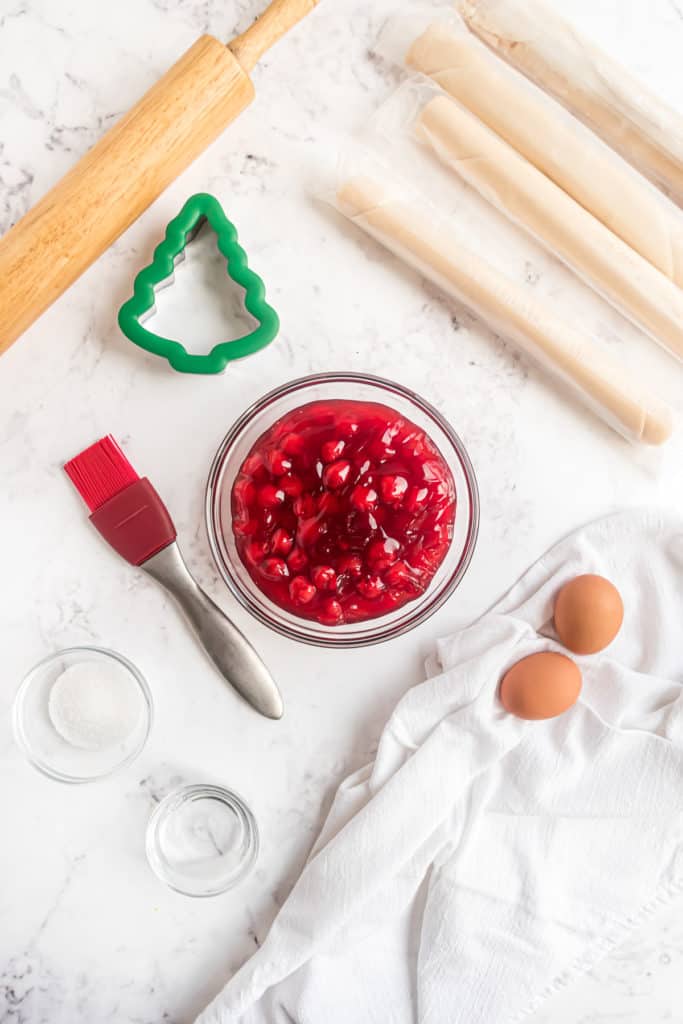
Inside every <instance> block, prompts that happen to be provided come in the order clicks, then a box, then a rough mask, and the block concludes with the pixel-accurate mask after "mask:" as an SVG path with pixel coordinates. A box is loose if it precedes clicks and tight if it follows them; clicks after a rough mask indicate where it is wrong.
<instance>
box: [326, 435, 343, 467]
mask: <svg viewBox="0 0 683 1024" xmlns="http://www.w3.org/2000/svg"><path fill="white" fill-rule="evenodd" d="M345 448H346V442H344V441H342V440H341V438H339V439H335V440H333V441H325V444H324V445H323V446H322V448H321V449H320V454H321V455H322V460H323V462H334V460H335V459H338V458H339V457H340V456H341V455H342V454H343V452H344V449H345Z"/></svg>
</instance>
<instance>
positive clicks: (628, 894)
mask: <svg viewBox="0 0 683 1024" xmlns="http://www.w3.org/2000/svg"><path fill="white" fill-rule="evenodd" d="M584 572H596V573H600V574H602V575H604V576H607V577H608V578H609V579H611V580H612V581H613V582H614V583H615V584H616V585H617V587H618V588H619V590H620V591H621V593H622V596H623V598H624V604H625V609H626V614H625V620H624V625H623V628H622V630H621V633H620V635H619V636H618V638H617V640H616V641H615V642H614V643H613V644H612V646H611V647H610V648H608V649H607V651H605V652H604V653H603V654H600V655H596V656H593V657H590V658H579V659H577V660H578V662H579V664H580V666H581V669H582V672H583V677H584V689H583V693H582V696H581V699H580V701H579V703H578V704H577V705H576V707H574V708H573V709H572V710H570V711H569V712H568V713H566V714H565V715H563V716H561V717H560V718H557V719H554V720H552V721H547V722H522V721H520V720H518V719H515V718H513V717H512V716H508V715H506V713H505V712H504V711H503V710H502V708H501V706H500V704H499V701H498V698H497V689H498V684H499V681H500V678H501V676H502V675H503V673H504V672H505V670H506V669H507V668H509V667H510V666H511V665H512V664H513V663H514V662H516V661H517V660H518V659H519V658H522V657H524V656H525V655H527V654H530V653H532V652H534V651H540V650H561V649H562V648H560V647H559V645H558V644H557V642H556V639H555V635H554V633H553V631H552V607H553V600H554V597H555V595H556V593H557V591H558V589H559V587H560V586H561V585H562V584H563V583H564V582H565V581H567V580H568V579H570V578H571V577H573V576H575V575H577V574H578V573H584ZM430 670H431V671H433V672H434V675H433V676H432V678H430V679H429V680H428V681H427V682H425V683H423V684H421V685H419V686H416V687H415V688H414V689H412V690H410V691H409V692H408V693H407V694H406V696H405V697H404V698H403V699H402V700H401V702H400V703H399V705H398V707H397V708H396V710H395V712H394V714H393V715H392V717H391V719H390V720H389V722H388V724H387V726H386V727H385V729H384V732H383V734H382V737H381V740H380V744H379V748H378V751H377V757H376V760H375V762H374V764H372V765H370V766H368V767H367V768H365V769H363V770H362V771H360V772H357V773H356V774H355V775H353V776H351V777H350V778H348V779H347V780H346V781H345V782H344V783H343V784H342V785H341V787H340V789H339V791H338V793H337V796H336V799H335V802H334V804H333V806H332V809H331V811H330V814H329V817H328V819H327V821H326V823H325V825H324V827H323V830H322V833H321V835H320V836H319V838H318V841H317V843H316V846H315V848H314V849H313V851H312V853H311V856H310V858H309V861H308V864H307V866H306V868H305V869H304V871H303V874H302V875H301V878H300V879H299V881H298V882H297V884H296V885H295V886H294V889H293V890H292V893H291V895H290V896H289V898H288V900H287V901H286V903H285V905H284V906H283V908H282V910H281V911H280V914H279V916H278V917H277V918H276V920H275V923H274V924H273V926H272V928H271V931H270V933H269V935H268V937H267V938H266V940H265V942H264V943H263V946H262V947H261V949H259V951H258V952H257V953H256V954H255V955H254V956H253V957H252V958H251V959H250V960H249V961H248V962H247V963H246V964H245V965H244V966H243V967H242V968H241V970H240V971H238V973H237V974H236V975H235V976H234V977H233V979H232V980H231V981H230V982H229V983H228V984H227V986H226V987H225V989H224V990H223V992H222V993H221V994H220V995H219V996H218V997H217V998H216V999H215V1000H214V1002H213V1003H212V1004H211V1006H210V1007H208V1009H207V1010H205V1011H204V1013H203V1014H202V1015H201V1016H200V1017H199V1022H200V1024H236V1022H239V1024H413V1022H415V1021H417V1022H420V1024H508V1022H510V1024H511V1022H515V1021H521V1020H522V1019H523V1018H525V1017H526V1016H528V1015H529V1014H531V1013H532V1012H533V1011H534V1010H535V1009H536V1008H537V1007H538V1006H539V1004H540V1003H541V1002H542V1000H543V999H544V998H545V997H546V996H548V995H549V994H550V993H551V992H553V991H555V990H556V989H557V988H559V987H561V986H563V985H566V984H567V982H568V981H569V980H570V979H571V978H572V977H573V976H575V975H576V974H578V973H580V972H582V971H585V970H588V969H589V968H590V967H591V966H592V965H593V964H594V963H595V962H596V960H597V959H598V958H599V957H601V956H602V955H604V954H605V953H607V952H608V951H609V950H610V949H611V948H612V947H613V946H614V945H615V944H616V943H619V942H620V941H621V940H622V939H623V938H624V936H625V935H626V933H627V932H628V930H629V929H631V928H633V927H634V926H636V925H637V924H638V922H639V921H641V920H642V919H643V918H644V917H645V916H646V915H647V914H649V913H650V912H651V911H652V910H653V909H655V908H656V907H657V906H658V905H659V904H660V903H661V902H664V901H666V900H668V899H670V898H672V897H673V896H674V895H677V894H678V893H679V891H680V890H681V889H683V713H682V712H683V685H682V684H683V521H681V520H678V519H675V518H673V517H670V516H668V515H665V514H659V513H656V512H646V511H636V512H627V513H623V514H619V515H616V516H611V517H609V518H607V519H604V520H601V521H599V522H597V523H593V524H592V525H590V526H588V527H586V528H585V529H582V530H580V531H578V532H577V533H576V534H574V535H573V536H571V537H569V538H567V539H566V540H564V541H563V542H562V543H560V544H559V545H557V546H556V547H555V548H553V549H552V550H551V551H550V552H549V553H548V554H546V555H544V556H543V558H541V559H540V561H538V562H537V563H536V564H535V565H534V566H533V567H532V568H531V569H530V570H529V571H528V572H527V573H526V575H525V576H524V577H523V578H522V580H521V581H520V582H519V583H517V584H516V586H515V587H513V589H512V590H511V591H510V592H509V593H508V595H507V596H506V597H505V598H504V599H503V601H502V602H501V603H500V604H498V605H497V606H496V607H495V608H494V609H493V610H492V611H490V612H489V613H487V614H486V615H484V616H483V617H482V618H481V619H480V620H479V621H477V622H476V623H474V625H472V626H470V627H468V628H467V629H464V630H462V631H461V632H459V633H457V634H456V635H455V636H453V637H451V638H449V639H446V640H443V641H441V642H440V643H439V645H438V653H437V655H436V658H435V660H434V662H433V664H432V665H431V666H430Z"/></svg>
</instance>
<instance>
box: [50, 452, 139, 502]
mask: <svg viewBox="0 0 683 1024" xmlns="http://www.w3.org/2000/svg"><path fill="white" fill-rule="evenodd" d="M64 469H65V471H66V473H67V475H68V477H69V479H70V480H71V482H72V484H73V485H74V487H75V488H76V490H77V491H78V493H79V494H80V496H81V498H83V501H84V502H85V503H86V505H87V506H88V508H89V510H90V512H96V511H97V509H98V508H101V506H102V505H104V504H105V502H107V501H109V499H110V498H113V497H114V495H115V494H118V493H119V492H120V491H123V490H125V488H126V487H129V486H130V484H134V483H135V482H136V480H139V479H140V477H139V476H138V474H137V473H136V472H135V470H134V469H133V467H132V466H131V464H130V462H129V461H128V459H127V458H126V456H125V455H124V454H123V452H122V451H121V449H120V448H119V446H118V444H117V443H116V441H115V440H114V438H113V437H112V436H111V434H108V435H107V436H106V437H103V438H101V440H99V441H95V443H94V444H91V445H90V447H89V448H86V449H85V451H82V452H81V453H80V455H76V456H75V457H74V458H73V459H71V460H70V461H69V462H67V463H66V464H65V466H64Z"/></svg>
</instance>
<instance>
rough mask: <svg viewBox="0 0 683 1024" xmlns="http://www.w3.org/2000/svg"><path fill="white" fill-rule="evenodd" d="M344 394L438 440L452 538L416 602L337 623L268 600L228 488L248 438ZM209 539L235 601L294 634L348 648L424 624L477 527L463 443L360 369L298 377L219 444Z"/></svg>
mask: <svg viewBox="0 0 683 1024" xmlns="http://www.w3.org/2000/svg"><path fill="white" fill-rule="evenodd" d="M330 399H346V400H354V401H361V402H377V403H381V404H383V405H386V406H389V407H390V408H392V409H394V410H395V411H396V412H398V413H399V414H400V415H402V416H406V417H407V418H408V419H410V420H412V421H413V422H414V423H416V424H417V426H419V427H420V428H421V429H422V430H424V431H425V432H426V433H427V434H428V435H429V436H430V437H431V439H432V441H434V443H435V444H436V445H437V447H438V449H439V451H440V452H441V455H442V456H443V458H444V459H445V460H446V462H447V463H448V466H449V468H450V470H451V473H452V474H453V480H454V483H455V492H456V500H457V510H456V517H455V524H454V532H453V539H452V542H451V545H450V547H449V549H448V552H447V554H446V557H445V558H444V560H443V562H442V563H441V565H440V566H439V568H438V569H437V571H436V573H435V575H434V577H433V579H432V580H431V583H430V584H429V586H428V587H427V589H426V590H425V591H424V592H423V593H422V594H420V596H419V597H417V598H416V599H415V600H413V601H410V602H408V603H407V604H404V605H402V606H401V607H399V608H396V609H395V610H393V611H391V612H389V613H388V614H386V615H383V616H381V617H378V618H374V619H368V620H366V621H364V622H356V623H351V624H344V625H339V626H326V625H324V624H322V623H320V622H315V621H311V620H308V619H303V618H299V617H298V616H297V615H295V614H293V613H292V612H289V611H287V610H286V609H284V608H281V607H279V606H278V605H276V604H274V603H273V602H272V601H270V599H269V598H268V597H266V595H265V594H263V593H262V591H261V590H260V589H259V587H258V586H257V585H256V583H255V582H254V581H253V580H252V578H251V576H250V575H249V573H248V572H247V570H246V568H245V566H244V565H243V563H242V560H241V559H240V556H239V553H238V551H237V547H236V544H235V538H234V536H233V532H232V515H231V500H230V496H231V490H232V485H233V483H234V481H235V478H236V476H237V474H238V472H239V470H240V467H241V465H242V463H243V461H244V459H245V458H246V456H247V455H248V454H249V451H250V450H251V448H252V447H253V445H254V443H255V442H256V441H257V440H258V439H259V438H260V437H261V435H262V434H263V433H264V432H265V431H267V430H268V429H269V428H270V427H271V426H272V425H273V423H275V421H276V420H278V419H280V417H282V416H284V415H285V414H287V413H289V412H291V411H292V410H294V409H296V408H298V407H299V406H301V405H305V404H306V403H308V402H315V401H325V400H330ZM206 523H207V531H208V535H209V544H210V546H211V551H212V554H213V557H214V559H215V562H216V565H217V567H218V570H219V572H220V574H221V576H222V578H223V579H224V580H225V582H226V584H227V585H228V587H229V588H230V590H231V591H232V593H233V594H234V595H235V597H236V598H237V600H238V601H239V602H240V603H241V604H242V605H244V607H245V608H247V609H248V610H249V611H250V612H251V613H252V615H254V616H255V617H256V618H257V619H259V620H260V621H261V622H263V623H265V625H267V626H270V627H271V629H275V630H277V632H279V633H282V634H283V635H284V636H287V637H289V638H291V639H293V640H300V641H302V642H303V643H308V644H316V645H319V646H323V647H334V648H348V647H362V646H364V645H366V644H374V643H380V642H382V641H384V640H390V639H392V638H393V637H396V636H399V635H400V634H401V633H405V632H407V631H408V630H409V629H413V627H415V626H417V625H419V623H421V622H424V621H425V619H427V618H428V617H429V616H430V615H432V614H433V613H434V612H435V611H436V610H437V609H438V608H440V607H441V606H442V605H443V604H444V602H445V601H447V600H448V598H449V597H450V596H451V594H452V593H453V591H454V590H455V589H456V587H457V586H458V584H459V583H460V581H461V580H462V578H463V576H464V575H465V572H466V570H467V567H468V566H469V564H470V561H471V560H472V555H473V553H474V548H475V544H476V540H477V532H478V528H479V495H478V490H477V483H476V479H475V475H474V469H473V468H472V463H471V462H470V459H469V456H468V455H467V452H466V450H465V447H464V445H463V443H462V441H461V440H460V438H459V437H458V435H457V434H456V433H455V431H454V430H453V429H452V427H451V426H450V425H449V423H448V422H447V421H446V420H445V419H444V417H443V416H442V415H441V414H440V413H439V412H437V410H436V409H434V407H433V406H431V405H430V404H429V403H428V402H426V401H425V400H424V399H423V398H420V397H419V396H418V395H416V394H415V393H414V392H412V391H410V390H409V389H408V388H404V387H402V386H401V385H400V384H395V383H393V382H392V381H389V380H384V379H382V378H381V377H371V376H368V375H366V374H358V373H325V374H316V375H314V376H311V377H303V378H300V379H299V380H295V381H292V382H291V383H289V384H285V385H283V386H282V387H279V388H277V389H276V390H275V391H271V392H270V393H269V394H267V395H265V396H264V397H263V398H261V399H260V400H259V401H258V402H256V403H255V404H254V405H252V406H251V408H249V409H247V410H246V412H245V413H243V414H242V416H240V418H239V419H238V420H237V422H236V423H235V424H234V426H233V427H232V429H231V430H230V431H229V433H228V434H227V436H226V437H225V438H224V440H223V442H222V443H221V445H220V447H219V449H218V452H217V453H216V457H215V459H214V461H213V465H212V467H211V472H210V473H209V480H208V484H207V490H206Z"/></svg>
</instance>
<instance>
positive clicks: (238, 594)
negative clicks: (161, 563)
mask: <svg viewBox="0 0 683 1024" xmlns="http://www.w3.org/2000/svg"><path fill="white" fill-rule="evenodd" d="M343 383H349V384H360V385H363V384H367V385H370V386H375V387H377V388H378V389H380V390H382V391H388V392H389V393H391V392H394V393H397V394H398V395H400V396H401V397H402V398H403V399H405V400H406V401H407V402H409V403H412V404H414V405H415V406H417V408H418V409H420V411H421V412H422V413H424V414H425V415H426V416H428V417H429V418H430V419H432V420H433V421H434V422H435V423H436V424H437V425H438V427H439V428H440V429H441V430H442V431H443V433H444V435H445V436H446V437H447V438H448V441H449V443H450V444H451V446H452V448H453V450H454V452H455V454H456V456H457V458H458V460H459V462H460V467H461V469H462V472H463V475H464V478H465V480H466V483H467V488H468V499H469V508H470V522H469V528H468V532H467V540H466V543H465V545H464V547H463V551H462V555H461V557H460V559H459V560H458V563H457V565H456V567H455V569H454V570H453V572H452V573H451V575H450V577H449V578H448V579H447V580H445V581H444V583H443V584H442V585H441V587H440V589H439V590H437V591H435V592H434V593H433V594H432V595H430V599H429V600H428V601H427V602H426V603H425V604H424V605H421V604H420V600H421V599H418V600H417V601H415V602H410V603H408V604H406V605H404V606H403V607H404V608H405V609H406V610H407V611H409V610H410V609H411V608H412V607H413V606H415V607H416V611H415V614H414V615H413V616H410V617H408V618H407V619H406V620H405V621H400V622H396V623H387V622H385V618H386V617H384V618H383V617H379V618H377V619H372V620H367V621H366V622H362V623H358V627H359V630H363V633H362V635H354V634H353V633H351V632H347V633H344V634H343V635H342V634H339V633H337V634H335V633H334V631H333V629H332V628H331V627H330V630H329V634H327V633H326V634H324V635H322V634H317V635H315V636H311V635H310V634H308V633H307V632H306V627H307V626H308V627H309V628H318V629H320V628H321V627H320V626H319V624H317V623H312V622H308V620H306V619H301V626H300V627H294V626H292V625H290V624H289V623H286V622H283V621H280V620H278V618H277V608H276V606H272V610H271V603H270V602H267V603H266V599H265V598H264V599H263V604H261V603H257V601H255V600H254V599H253V598H252V596H251V595H250V594H249V593H247V592H246V591H244V590H243V589H242V587H241V585H240V583H239V580H238V579H237V578H236V576H235V575H233V571H232V567H231V565H230V563H229V561H228V560H226V559H224V558H223V555H222V553H221V550H220V544H219V540H218V536H217V528H216V526H215V523H214V506H215V503H216V499H217V497H218V489H217V482H218V479H219V477H220V474H221V470H222V467H223V464H224V462H225V460H226V455H227V454H228V453H229V452H230V450H231V449H232V447H233V446H234V445H235V443H236V442H237V440H238V439H239V437H240V435H241V434H242V432H243V431H244V430H245V429H246V428H247V427H248V426H249V425H250V423H251V421H252V420H253V419H254V417H255V416H257V415H259V414H260V413H261V412H263V411H264V410H266V409H267V408H268V407H269V406H271V405H273V404H274V403H275V402H278V401H279V400H280V399H282V398H287V397H288V396H290V395H293V394H296V393H297V392H303V393H304V394H303V395H302V401H305V392H306V390H307V389H308V388H310V387H314V386H316V385H325V384H343ZM377 400H378V401H381V399H380V398H378V399H377ZM442 454H443V455H444V457H445V458H446V461H449V456H448V454H447V453H444V452H442ZM204 510H205V521H206V531H207V535H208V541H209V547H210V550H211V555H212V558H213V561H214V564H215V565H216V568H217V569H218V571H219V573H220V576H221V578H222V579H223V581H224V583H225V584H226V585H227V587H228V589H229V590H230V592H231V593H232V595H233V597H235V598H236V599H237V601H239V603H240V604H241V605H242V607H244V608H246V609H247V611H249V612H250V613H251V614H252V615H253V616H254V617H255V618H256V619H258V621H259V622H261V623H263V624H264V625H266V626H269V627H270V628H271V629H273V630H275V631H276V632H278V633H280V634H281V635H283V636H286V637H288V639H290V640H297V641H299V642H300V643H305V644H310V645H312V646H315V647H329V648H336V649H338V650H343V649H345V648H346V649H351V648H358V647H368V646H371V645H372V644H378V643H384V642H386V641H387V640H392V639H394V638H395V637H397V636H401V635H402V634H403V633H407V632H408V631H409V630H411V629H414V628H415V627H416V626H418V625H421V624H422V623H423V622H425V621H426V620H427V619H428V618H430V617H431V616H432V615H433V614H434V613H435V612H437V611H438V610H439V608H441V607H442V606H443V605H444V604H445V602H446V601H447V600H448V599H449V597H450V596H451V595H452V594H453V592H454V591H455V589H456V588H457V587H458V585H459V584H460V582H461V581H462V579H463V577H464V575H465V573H466V571H467V569H468V567H469V565H470V562H471V561H472V557H473V555H474V550H475V547H476V543H477V537H478V534H479V515H480V511H479V488H478V485H477V479H476V475H475V471H474V467H473V465H472V462H471V460H470V457H469V455H468V453H467V450H466V448H465V446H464V444H463V442H462V441H461V439H460V437H459V436H458V434H457V433H456V432H455V430H454V429H453V427H452V426H451V425H450V423H449V422H448V420H447V419H446V418H445V417H444V416H443V415H442V414H441V413H440V412H439V411H438V409H436V408H435V407H434V406H433V405H432V404H431V403H430V402H428V401H427V400H426V399H424V398H422V397H421V396H420V395H418V394H417V393H416V392H415V391H412V390H411V389H410V388H407V387H405V386H404V385H402V384H399V383H397V382H396V381H392V380H389V379H388V378H386V377H379V376H376V375H374V374H369V373H356V372H353V371H350V370H349V371H338V372H327V373H314V374H310V375H308V376H305V377H297V378H296V379H295V380H292V381H288V382H287V383H285V384H282V385H280V386H279V387H277V388H274V389H273V390H271V391H269V392H268V393H267V394H265V395H263V396H262V397H261V398H259V399H257V400H256V401H255V402H253V403H252V404H251V405H250V406H249V407H248V408H247V409H245V411H244V412H243V413H242V414H241V416H239V417H238V419H237V420H236V421H235V423H233V425H232V427H231V428H230V430H229V431H228V433H227V434H226V435H225V437H224V438H223V440H222V441H221V443H220V445H219V446H218V450H217V452H216V454H215V456H214V459H213V462H212V464H211V468H210V470H209V476H208V480H207V484H206V492H205V503H204ZM428 594H429V590H427V591H426V593H425V595H424V596H427V595H428ZM266 608H267V609H268V611H267V610H266ZM373 623H376V624H377V625H376V628H374V629H372V628H371V627H372V624H373Z"/></svg>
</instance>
